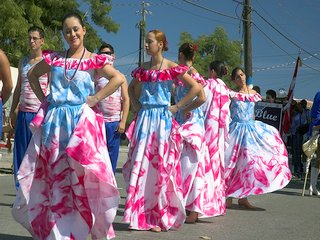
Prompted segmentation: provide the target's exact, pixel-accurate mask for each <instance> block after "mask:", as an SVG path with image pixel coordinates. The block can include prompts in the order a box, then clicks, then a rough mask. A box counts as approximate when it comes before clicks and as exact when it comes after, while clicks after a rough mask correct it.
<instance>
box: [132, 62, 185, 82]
mask: <svg viewBox="0 0 320 240" xmlns="http://www.w3.org/2000/svg"><path fill="white" fill-rule="evenodd" d="M187 71H188V67H187V66H180V65H178V66H176V67H172V68H168V69H163V70H147V69H144V68H141V67H138V68H136V69H134V70H133V71H132V73H131V76H132V77H133V78H136V79H137V80H138V81H141V82H157V81H168V80H173V79H176V78H177V77H178V76H179V75H181V74H184V73H186V72H187Z"/></svg>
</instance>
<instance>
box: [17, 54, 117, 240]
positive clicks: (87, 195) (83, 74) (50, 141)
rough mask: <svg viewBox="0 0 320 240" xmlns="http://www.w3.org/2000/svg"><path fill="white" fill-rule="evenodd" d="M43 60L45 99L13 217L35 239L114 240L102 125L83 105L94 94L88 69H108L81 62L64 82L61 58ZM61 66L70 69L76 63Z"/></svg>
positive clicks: (113, 194) (113, 202) (98, 60)
mask: <svg viewBox="0 0 320 240" xmlns="http://www.w3.org/2000/svg"><path fill="white" fill-rule="evenodd" d="M44 58H45V59H46V62H47V63H48V64H50V65H51V83H50V94H49V95H48V96H47V98H46V101H47V102H45V103H44V104H43V105H42V107H41V108H40V110H39V111H38V113H37V115H36V117H35V118H34V119H33V121H32V124H31V125H32V126H31V128H32V129H33V136H32V139H31V142H30V144H29V146H28V149H27V152H26V155H25V157H24V159H23V161H22V164H21V167H20V169H19V172H18V176H17V178H18V180H19V183H20V186H21V187H20V188H19V191H18V194H17V197H16V202H15V204H14V207H13V216H14V217H15V219H16V220H17V221H18V222H19V223H21V224H22V225H23V226H24V227H25V228H26V229H27V230H28V231H29V232H30V233H31V234H32V236H33V237H34V238H35V239H46V240H49V239H86V238H87V236H88V235H89V234H91V238H92V239H101V238H108V239H110V238H114V237H115V233H114V230H113V227H112V222H113V220H114V218H115V215H116V210H117V206H118V203H119V192H118V190H117V185H116V181H115V178H114V175H113V172H112V167H111V163H110V159H109V155H108V149H107V147H106V140H105V138H106V136H105V125H104V120H103V116H102V114H101V113H97V112H95V111H94V110H93V109H91V108H90V107H88V105H87V104H86V103H85V102H86V100H87V98H88V96H89V95H93V94H94V92H95V91H94V81H93V73H94V69H95V68H99V67H103V66H104V64H108V63H107V60H106V59H108V57H106V56H104V57H102V56H101V57H100V56H96V57H93V58H91V59H84V60H82V61H83V62H82V61H81V66H82V68H80V69H79V70H78V71H77V72H76V74H75V76H74V78H73V79H72V80H70V81H69V80H68V79H66V78H65V77H64V67H63V66H64V65H63V63H64V58H63V57H62V56H61V55H59V54H58V53H54V52H50V53H48V54H46V53H44ZM67 62H70V64H71V65H72V67H74V66H76V65H77V64H76V63H79V60H76V59H68V60H67ZM84 69H85V70H84ZM68 71H69V72H67V74H73V73H74V71H75V70H74V69H69V70H68Z"/></svg>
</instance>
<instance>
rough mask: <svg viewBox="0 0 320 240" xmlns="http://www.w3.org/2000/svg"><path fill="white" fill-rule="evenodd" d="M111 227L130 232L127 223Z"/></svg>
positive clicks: (115, 224)
mask: <svg viewBox="0 0 320 240" xmlns="http://www.w3.org/2000/svg"><path fill="white" fill-rule="evenodd" d="M112 225H113V228H114V229H115V230H116V231H130V230H129V228H128V227H129V224H128V223H119V222H113V223H112ZM0 236H1V235H0ZM0 239H2V238H0Z"/></svg>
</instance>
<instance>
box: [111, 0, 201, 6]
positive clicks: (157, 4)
mask: <svg viewBox="0 0 320 240" xmlns="http://www.w3.org/2000/svg"><path fill="white" fill-rule="evenodd" d="M199 1H200V0H194V1H193V2H199ZM181 4H184V2H183V1H175V2H171V3H166V4H163V3H162V4H161V3H150V6H165V5H181ZM112 6H115V7H137V6H141V3H112Z"/></svg>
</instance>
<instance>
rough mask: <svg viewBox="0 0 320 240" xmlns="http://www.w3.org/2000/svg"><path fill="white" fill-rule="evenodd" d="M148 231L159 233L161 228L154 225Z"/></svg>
mask: <svg viewBox="0 0 320 240" xmlns="http://www.w3.org/2000/svg"><path fill="white" fill-rule="evenodd" d="M150 231H151V232H156V233H159V232H161V228H160V227H154V228H151V229H150Z"/></svg>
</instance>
